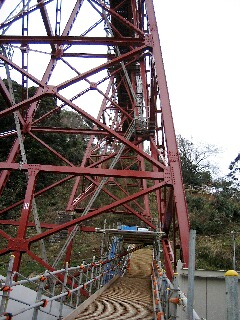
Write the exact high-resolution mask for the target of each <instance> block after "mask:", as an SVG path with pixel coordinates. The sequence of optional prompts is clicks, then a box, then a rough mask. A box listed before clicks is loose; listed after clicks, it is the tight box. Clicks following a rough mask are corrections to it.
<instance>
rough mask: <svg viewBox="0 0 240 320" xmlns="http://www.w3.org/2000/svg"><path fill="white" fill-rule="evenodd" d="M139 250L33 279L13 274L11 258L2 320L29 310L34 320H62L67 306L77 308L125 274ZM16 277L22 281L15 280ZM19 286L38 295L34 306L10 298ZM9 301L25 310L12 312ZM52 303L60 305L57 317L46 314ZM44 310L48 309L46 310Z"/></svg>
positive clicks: (0, 312) (0, 311)
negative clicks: (41, 319) (43, 318)
mask: <svg viewBox="0 0 240 320" xmlns="http://www.w3.org/2000/svg"><path fill="white" fill-rule="evenodd" d="M139 248H142V246H139V247H134V248H131V249H129V250H126V251H124V252H121V253H116V254H115V255H114V256H113V257H112V258H111V259H109V258H105V259H102V260H99V261H95V258H93V260H92V261H91V262H88V263H86V262H83V263H82V264H81V265H79V266H76V267H69V266H68V263H66V265H65V268H63V269H60V270H56V271H52V272H50V271H48V270H46V271H45V272H44V274H41V275H37V276H34V277H31V278H26V277H24V276H23V275H21V274H20V273H17V272H13V270H12V267H13V262H14V256H11V257H10V261H9V266H8V270H7V275H6V278H3V279H2V280H1V288H0V290H1V291H2V296H1V298H2V299H1V306H0V319H1V320H2V319H12V318H13V317H14V316H17V315H19V314H22V313H25V312H27V311H29V310H32V320H36V319H37V318H38V314H39V311H41V312H44V313H47V314H49V315H51V316H52V317H55V318H57V319H62V318H63V307H64V305H66V306H68V307H70V308H76V307H77V306H79V305H80V304H81V303H82V302H83V301H85V300H86V299H87V298H88V297H89V296H90V295H91V294H93V293H94V292H96V291H97V290H98V289H100V288H101V287H102V286H103V285H104V284H106V283H107V282H108V281H110V280H111V279H112V278H113V277H114V276H115V275H121V276H122V275H124V274H125V272H126V271H127V269H128V266H129V259H130V256H131V253H132V252H133V251H136V250H138V249H139ZM15 276H18V278H20V279H22V280H19V281H14V280H13V279H14V277H15ZM50 284H51V285H50ZM20 285H23V286H28V287H29V286H31V287H34V290H35V291H36V292H37V293H36V300H35V303H32V304H30V303H27V302H24V301H23V300H19V299H15V298H14V297H11V293H12V292H13V291H14V289H15V287H17V286H20ZM49 288H50V289H49ZM10 300H13V301H17V302H20V303H21V304H24V305H25V307H24V308H22V309H20V310H18V311H12V310H11V309H10V308H9V307H8V302H9V301H10ZM53 301H57V302H58V303H59V310H58V315H56V314H53V313H51V311H45V310H46V309H47V308H46V306H47V305H48V306H49V304H51V303H52V302H53ZM44 308H46V309H45V310H44ZM50 310H51V308H50Z"/></svg>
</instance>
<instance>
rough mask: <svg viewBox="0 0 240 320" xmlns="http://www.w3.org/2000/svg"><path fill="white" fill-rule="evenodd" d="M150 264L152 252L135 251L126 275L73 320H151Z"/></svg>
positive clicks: (145, 250)
mask: <svg viewBox="0 0 240 320" xmlns="http://www.w3.org/2000/svg"><path fill="white" fill-rule="evenodd" d="M151 262H152V250H150V249H145V248H144V249H140V250H138V251H135V252H134V253H133V254H132V257H131V263H130V270H129V272H128V274H127V275H125V276H124V277H121V278H119V279H118V280H116V281H115V282H114V283H113V284H112V285H111V286H110V287H109V288H108V289H107V290H106V291H104V292H103V293H102V294H101V295H100V296H99V297H98V298H97V299H96V300H95V301H94V302H93V303H91V304H90V305H89V306H88V307H87V308H86V309H85V310H83V311H82V312H81V314H79V315H77V316H76V317H75V319H76V320H83V319H88V320H94V319H102V320H103V319H104V320H110V319H118V320H126V319H131V320H140V319H145V320H152V319H153V318H154V316H153V302H152V290H151V278H150V275H151Z"/></svg>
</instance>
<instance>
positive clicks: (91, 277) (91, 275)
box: [89, 256, 95, 295]
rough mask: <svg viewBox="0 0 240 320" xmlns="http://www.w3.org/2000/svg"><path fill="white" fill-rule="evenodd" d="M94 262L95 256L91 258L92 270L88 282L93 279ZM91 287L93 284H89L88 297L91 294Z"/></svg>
mask: <svg viewBox="0 0 240 320" xmlns="http://www.w3.org/2000/svg"><path fill="white" fill-rule="evenodd" d="M94 261H95V256H93V260H92V268H91V274H90V280H92V279H93V277H94V270H95V267H94V265H95V264H94ZM92 286H93V282H91V283H90V286H89V295H91V294H92Z"/></svg>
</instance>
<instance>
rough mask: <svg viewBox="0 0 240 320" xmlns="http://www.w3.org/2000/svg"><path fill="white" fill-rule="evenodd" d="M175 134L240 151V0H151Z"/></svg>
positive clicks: (227, 153)
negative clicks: (155, 18) (152, 0)
mask: <svg viewBox="0 0 240 320" xmlns="http://www.w3.org/2000/svg"><path fill="white" fill-rule="evenodd" d="M154 5H155V13H156V17H157V21H158V30H159V36H160V41H161V47H162V51H163V59H164V65H165V71H166V77H167V82H168V88H169V94H170V100H171V106H172V112H173V119H174V125H175V130H176V133H177V134H181V135H182V136H183V137H185V138H187V139H191V138H192V141H193V142H196V143H198V142H203V143H206V144H214V145H216V146H217V147H219V149H221V150H222V153H220V154H219V155H218V156H217V157H216V158H215V162H216V164H217V165H218V166H219V167H220V170H221V171H222V173H223V174H226V173H227V172H228V166H229V164H230V162H231V161H232V160H233V159H235V157H236V156H237V154H238V152H240V142H239V135H238V129H239V118H240V90H239V86H240V1H239V0H201V1H200V0H198V1H196V0H195V1H193V0H181V1H180V0H167V1H166V0H154Z"/></svg>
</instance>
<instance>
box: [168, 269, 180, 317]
mask: <svg viewBox="0 0 240 320" xmlns="http://www.w3.org/2000/svg"><path fill="white" fill-rule="evenodd" d="M179 291H180V290H179V286H178V274H177V273H174V276H173V288H172V290H171V295H170V297H169V311H170V315H171V319H172V320H176V319H177V305H178V304H179Z"/></svg>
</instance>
